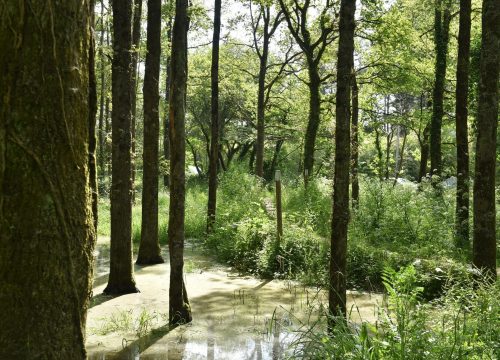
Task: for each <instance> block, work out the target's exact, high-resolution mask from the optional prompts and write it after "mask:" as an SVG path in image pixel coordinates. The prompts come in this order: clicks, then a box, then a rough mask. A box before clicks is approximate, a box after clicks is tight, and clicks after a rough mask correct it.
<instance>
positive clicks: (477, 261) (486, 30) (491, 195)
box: [473, 0, 500, 279]
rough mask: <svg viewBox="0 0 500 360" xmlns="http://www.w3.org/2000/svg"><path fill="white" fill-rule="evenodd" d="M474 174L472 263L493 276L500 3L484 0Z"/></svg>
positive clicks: (495, 252) (494, 276)
mask: <svg viewBox="0 0 500 360" xmlns="http://www.w3.org/2000/svg"><path fill="white" fill-rule="evenodd" d="M482 19H483V20H482V25H483V27H482V45H481V60H480V79H479V101H478V111H477V142H476V163H475V178H474V240H473V263H474V265H475V266H477V267H478V268H480V269H483V270H485V272H486V273H487V274H488V275H489V276H491V277H492V278H493V279H495V278H496V261H497V259H496V254H497V251H496V250H497V248H496V238H495V237H496V234H495V232H496V227H495V226H496V225H495V223H496V210H495V164H496V163H495V162H496V158H495V157H496V140H497V127H498V100H499V99H498V75H499V67H500V26H498V24H500V6H498V0H484V1H483V15H482Z"/></svg>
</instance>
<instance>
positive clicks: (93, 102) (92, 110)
mask: <svg viewBox="0 0 500 360" xmlns="http://www.w3.org/2000/svg"><path fill="white" fill-rule="evenodd" d="M89 7H90V9H92V11H91V14H90V26H91V29H92V30H91V36H90V46H89V180H90V189H91V190H92V215H93V219H94V230H95V231H96V232H97V216H98V214H97V208H98V204H99V192H98V189H97V163H96V150H97V139H96V134H95V129H96V115H97V85H96V79H95V31H94V29H95V13H94V0H90V1H89Z"/></svg>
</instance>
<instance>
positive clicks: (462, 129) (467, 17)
mask: <svg viewBox="0 0 500 360" xmlns="http://www.w3.org/2000/svg"><path fill="white" fill-rule="evenodd" d="M470 28H471V0H460V26H459V30H458V58H457V88H456V104H455V105H456V108H455V114H456V141H457V193H456V208H455V240H456V244H457V245H458V246H459V247H461V248H464V249H465V248H468V247H469V245H470V243H469V135H468V127H467V115H468V106H467V97H468V95H469V91H468V90H469V50H470Z"/></svg>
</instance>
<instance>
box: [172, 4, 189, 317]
mask: <svg viewBox="0 0 500 360" xmlns="http://www.w3.org/2000/svg"><path fill="white" fill-rule="evenodd" d="M187 7H188V0H176V5H175V8H176V11H175V21H174V29H173V37H172V55H171V58H172V60H171V61H172V84H171V87H170V101H169V107H170V109H169V111H170V115H169V117H170V127H169V132H170V133H169V137H170V156H171V158H170V211H169V218H168V248H169V252H170V289H169V313H168V317H169V322H170V324H173V325H177V324H182V323H187V322H190V321H191V320H192V317H191V307H190V306H189V300H188V297H187V292H186V287H185V285H184V279H183V267H184V218H185V200H186V184H185V180H186V174H185V166H186V154H185V152H186V143H185V139H186V133H185V116H186V103H185V97H186V83H187V28H188V16H187Z"/></svg>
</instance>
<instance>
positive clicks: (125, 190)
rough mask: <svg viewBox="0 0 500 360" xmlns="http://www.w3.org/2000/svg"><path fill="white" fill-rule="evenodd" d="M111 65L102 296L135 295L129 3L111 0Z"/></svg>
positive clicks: (130, 2) (130, 14) (130, 8)
mask: <svg viewBox="0 0 500 360" xmlns="http://www.w3.org/2000/svg"><path fill="white" fill-rule="evenodd" d="M112 6H113V34H114V36H113V63H112V97H113V99H112V102H113V110H112V112H111V118H112V119H111V131H112V154H111V156H112V164H113V166H112V173H111V177H112V179H111V249H110V269H109V280H108V285H107V286H106V288H105V289H104V293H105V294H109V295H121V294H128V293H134V292H137V291H138V290H137V288H136V287H135V281H134V276H133V272H134V268H133V265H132V178H131V170H132V159H131V142H132V135H131V121H132V119H131V117H132V108H131V101H130V100H131V96H132V91H133V82H132V57H131V56H132V55H131V54H132V33H131V28H132V26H131V21H132V1H131V0H127V1H122V2H117V1H114V2H113V3H112Z"/></svg>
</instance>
